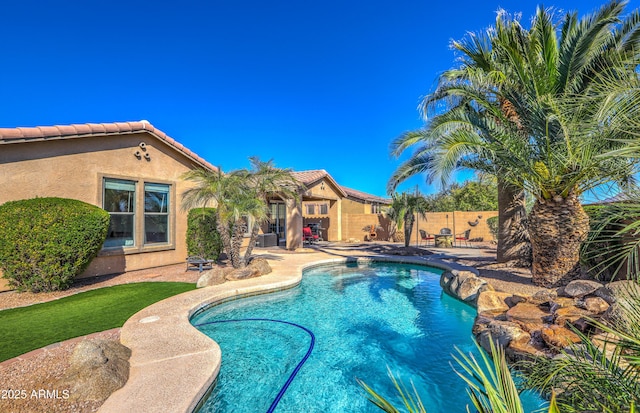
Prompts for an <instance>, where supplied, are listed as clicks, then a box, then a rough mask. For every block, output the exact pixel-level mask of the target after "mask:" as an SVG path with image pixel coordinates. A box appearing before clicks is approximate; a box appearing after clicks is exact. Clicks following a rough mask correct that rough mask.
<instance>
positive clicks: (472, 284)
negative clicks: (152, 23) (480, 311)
mask: <svg viewBox="0 0 640 413" xmlns="http://www.w3.org/2000/svg"><path fill="white" fill-rule="evenodd" d="M486 284H487V282H486V281H485V280H483V279H480V278H478V277H476V276H473V277H467V278H466V279H465V280H464V281H462V283H460V285H459V287H458V288H457V289H456V291H455V294H456V296H457V297H458V298H459V299H461V300H462V301H466V302H470V301H471V302H472V301H475V299H476V298H477V297H478V293H479V290H480V288H482V287H483V286H484V285H486Z"/></svg>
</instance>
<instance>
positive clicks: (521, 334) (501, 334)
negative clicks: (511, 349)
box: [477, 320, 531, 351]
mask: <svg viewBox="0 0 640 413" xmlns="http://www.w3.org/2000/svg"><path fill="white" fill-rule="evenodd" d="M479 330H481V331H479V333H478V335H477V337H478V343H479V344H480V346H482V348H484V349H485V350H487V351H491V344H490V343H491V341H493V343H494V344H496V343H497V344H499V345H500V346H502V347H507V346H509V345H510V344H511V342H512V341H517V342H528V341H529V340H530V339H531V335H530V334H529V333H527V332H526V331H524V330H523V329H521V328H520V326H519V325H518V324H516V323H511V322H508V321H500V320H493V321H491V322H490V323H489V324H488V325H486V327H485V328H483V329H479Z"/></svg>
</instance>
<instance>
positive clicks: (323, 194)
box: [302, 178, 342, 241]
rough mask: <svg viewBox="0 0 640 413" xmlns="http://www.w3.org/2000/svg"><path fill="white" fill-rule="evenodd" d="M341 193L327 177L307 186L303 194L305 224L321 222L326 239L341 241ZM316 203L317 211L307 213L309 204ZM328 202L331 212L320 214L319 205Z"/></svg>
mask: <svg viewBox="0 0 640 413" xmlns="http://www.w3.org/2000/svg"><path fill="white" fill-rule="evenodd" d="M340 198H341V194H340V193H339V192H338V190H337V189H336V188H335V186H334V185H333V184H332V183H331V181H329V180H328V179H326V178H323V179H322V180H320V181H318V182H316V183H315V184H314V185H313V186H310V187H308V188H307V190H306V191H305V192H304V193H303V196H302V200H303V201H302V217H303V226H304V225H306V224H307V223H311V222H313V223H315V222H320V221H321V224H322V227H323V228H325V230H323V238H324V239H325V240H326V241H339V240H340V239H341V234H342V229H341V226H342V223H341V219H342V216H341V212H340V211H341V208H342V206H341V203H342V201H341V199H340ZM308 204H314V205H315V211H314V212H315V213H314V214H308V213H307V205H308ZM320 204H328V205H329V211H328V212H329V213H328V214H320V211H319V205H320Z"/></svg>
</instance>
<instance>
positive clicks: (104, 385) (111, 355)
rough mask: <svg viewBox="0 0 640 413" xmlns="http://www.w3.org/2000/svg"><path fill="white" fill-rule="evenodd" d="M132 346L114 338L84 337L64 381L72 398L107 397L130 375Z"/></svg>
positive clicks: (70, 361) (77, 347)
mask: <svg viewBox="0 0 640 413" xmlns="http://www.w3.org/2000/svg"><path fill="white" fill-rule="evenodd" d="M130 356H131V350H129V349H128V348H127V347H125V346H123V345H122V344H120V343H118V342H116V341H113V340H103V339H98V340H85V341H81V342H80V343H79V344H78V345H77V346H76V348H75V350H74V351H73V354H72V355H71V358H70V360H69V369H68V370H67V373H66V375H65V383H66V385H67V386H68V388H69V393H70V398H71V399H73V400H104V399H106V398H107V397H109V395H110V394H111V393H113V392H114V391H116V390H117V389H119V388H120V387H122V386H124V384H125V383H126V382H127V379H128V378H129V357H130Z"/></svg>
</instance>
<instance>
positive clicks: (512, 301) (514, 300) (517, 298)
mask: <svg viewBox="0 0 640 413" xmlns="http://www.w3.org/2000/svg"><path fill="white" fill-rule="evenodd" d="M525 301H527V298H526V297H523V296H521V295H512V296H511V297H509V298H507V299H506V300H504V302H505V303H506V304H507V305H508V306H509V308H511V307H515V306H516V305H517V304H519V303H524V302H525Z"/></svg>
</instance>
